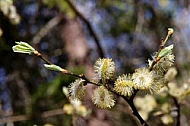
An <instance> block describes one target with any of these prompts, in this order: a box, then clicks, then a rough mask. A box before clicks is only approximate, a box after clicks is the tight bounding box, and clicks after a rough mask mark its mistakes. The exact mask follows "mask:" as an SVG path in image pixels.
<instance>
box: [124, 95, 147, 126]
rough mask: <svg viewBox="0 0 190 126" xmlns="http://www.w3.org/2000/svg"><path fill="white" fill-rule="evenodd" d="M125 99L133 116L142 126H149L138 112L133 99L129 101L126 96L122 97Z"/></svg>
mask: <svg viewBox="0 0 190 126" xmlns="http://www.w3.org/2000/svg"><path fill="white" fill-rule="evenodd" d="M122 97H123V99H124V100H125V101H126V102H127V103H128V104H129V106H130V107H131V109H132V114H133V115H134V116H135V117H136V118H137V119H138V120H139V121H140V123H141V125H142V126H148V124H147V123H146V121H145V120H144V119H143V118H142V117H141V115H140V114H139V112H138V111H137V108H136V107H135V105H134V102H133V99H128V98H126V97H124V96H122Z"/></svg>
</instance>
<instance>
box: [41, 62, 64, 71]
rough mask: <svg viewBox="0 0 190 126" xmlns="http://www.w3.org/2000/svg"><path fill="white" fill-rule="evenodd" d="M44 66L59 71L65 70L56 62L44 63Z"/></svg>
mask: <svg viewBox="0 0 190 126" xmlns="http://www.w3.org/2000/svg"><path fill="white" fill-rule="evenodd" d="M44 67H45V68H47V69H49V70H54V71H59V72H61V71H63V69H62V68H61V67H59V66H57V65H54V64H51V65H49V64H44Z"/></svg>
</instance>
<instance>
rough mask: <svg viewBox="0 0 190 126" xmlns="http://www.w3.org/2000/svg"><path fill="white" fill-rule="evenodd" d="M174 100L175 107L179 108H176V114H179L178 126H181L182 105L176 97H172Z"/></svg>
mask: <svg viewBox="0 0 190 126" xmlns="http://www.w3.org/2000/svg"><path fill="white" fill-rule="evenodd" d="M172 98H173V101H174V104H175V106H176V107H177V108H176V112H177V117H176V118H177V120H176V126H180V104H179V103H178V101H177V98H176V97H174V96H172Z"/></svg>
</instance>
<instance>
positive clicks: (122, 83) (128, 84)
mask: <svg viewBox="0 0 190 126" xmlns="http://www.w3.org/2000/svg"><path fill="white" fill-rule="evenodd" d="M136 88H137V86H136V85H135V84H134V83H133V81H132V79H131V77H130V75H122V76H119V77H118V78H117V80H116V81H115V84H114V88H113V90H114V91H115V92H117V93H119V94H120V95H123V96H127V97H130V96H131V95H132V94H133V92H134V89H136Z"/></svg>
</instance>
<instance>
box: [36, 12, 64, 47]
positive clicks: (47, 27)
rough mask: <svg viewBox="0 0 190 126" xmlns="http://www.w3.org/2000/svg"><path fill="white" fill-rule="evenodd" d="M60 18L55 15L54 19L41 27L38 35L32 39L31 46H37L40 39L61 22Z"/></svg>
mask: <svg viewBox="0 0 190 126" xmlns="http://www.w3.org/2000/svg"><path fill="white" fill-rule="evenodd" d="M61 19H62V17H61V16H60V15H57V16H56V17H54V18H52V19H51V20H50V21H48V22H47V23H46V24H45V26H44V27H42V28H41V29H40V30H39V31H38V33H37V34H36V35H35V36H34V37H33V39H32V44H35V45H36V44H38V43H39V42H40V41H41V39H42V38H43V37H44V36H45V35H46V34H47V33H48V32H49V31H50V30H51V29H52V28H53V27H54V26H56V25H57V24H59V22H60V21H61Z"/></svg>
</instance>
